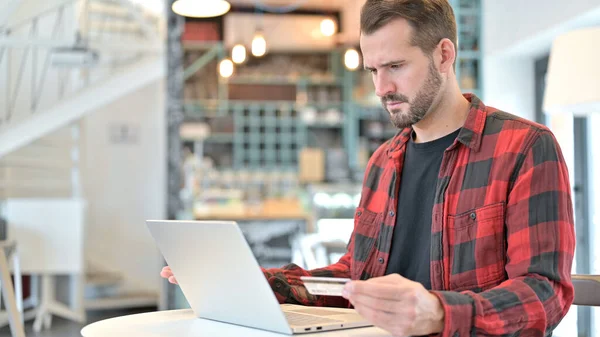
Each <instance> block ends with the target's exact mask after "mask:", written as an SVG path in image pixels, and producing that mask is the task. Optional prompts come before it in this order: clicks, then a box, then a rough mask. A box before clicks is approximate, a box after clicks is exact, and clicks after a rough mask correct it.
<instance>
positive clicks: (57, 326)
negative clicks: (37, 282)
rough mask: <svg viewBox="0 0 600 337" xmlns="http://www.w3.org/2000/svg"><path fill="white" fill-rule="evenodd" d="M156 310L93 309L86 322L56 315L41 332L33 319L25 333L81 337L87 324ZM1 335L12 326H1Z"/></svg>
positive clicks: (6, 334)
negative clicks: (35, 328) (69, 319)
mask: <svg viewBox="0 0 600 337" xmlns="http://www.w3.org/2000/svg"><path fill="white" fill-rule="evenodd" d="M155 310H156V308H142V309H132V310H119V311H92V312H88V321H87V322H86V323H85V324H79V323H74V322H71V321H67V320H64V319H62V318H59V317H54V318H53V319H52V328H51V329H50V330H47V331H44V330H42V331H41V332H39V333H35V332H33V320H31V321H27V322H25V335H26V336H27V337H81V334H80V333H79V331H81V328H83V327H84V326H85V325H87V324H90V323H93V322H96V321H100V320H103V319H107V318H112V317H117V316H123V315H131V314H137V313H142V312H149V311H155ZM0 337H11V334H10V328H9V327H8V326H5V327H3V328H0Z"/></svg>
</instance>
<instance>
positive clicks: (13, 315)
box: [0, 240, 25, 337]
mask: <svg viewBox="0 0 600 337" xmlns="http://www.w3.org/2000/svg"><path fill="white" fill-rule="evenodd" d="M11 257H12V259H13V269H14V274H15V286H14V287H13V282H12V280H11V277H10V276H11V274H10V268H9V263H8V259H9V258H11ZM0 282H1V287H0V290H1V291H2V299H3V300H4V305H5V306H6V311H7V312H8V323H9V325H10V331H11V333H12V336H13V337H25V330H24V328H23V290H22V289H23V288H22V285H21V269H20V264H19V255H18V251H17V243H16V242H15V241H11V240H8V241H0ZM15 290H16V293H17V294H16V296H15Z"/></svg>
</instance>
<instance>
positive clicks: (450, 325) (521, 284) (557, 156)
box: [432, 129, 575, 337]
mask: <svg viewBox="0 0 600 337" xmlns="http://www.w3.org/2000/svg"><path fill="white" fill-rule="evenodd" d="M524 149H525V150H524V151H523V155H522V158H521V159H522V160H521V161H520V165H521V166H520V168H519V167H517V169H516V171H515V173H516V174H515V175H514V179H513V180H512V181H511V183H512V188H511V189H510V192H509V196H508V199H507V209H506V224H505V226H506V233H507V234H506V237H507V260H506V267H505V270H506V273H507V276H508V280H506V281H504V282H503V283H501V284H500V285H499V286H497V287H495V288H491V289H489V290H486V291H483V292H480V293H475V292H472V291H463V292H451V291H432V293H433V294H435V295H436V296H437V297H438V298H439V299H440V301H441V303H442V304H443V307H444V311H445V327H444V330H443V332H442V333H441V336H443V337H453V336H517V335H520V336H546V335H548V333H549V332H550V331H552V330H553V329H554V328H555V327H556V326H557V325H558V324H559V322H560V320H561V319H562V318H563V317H564V316H565V315H566V313H567V311H568V310H569V307H570V305H571V303H572V301H573V296H574V291H573V286H572V284H571V265H572V260H573V255H574V250H575V234H574V221H573V209H572V203H571V197H570V185H569V175H568V172H567V167H566V165H565V161H564V159H563V156H562V153H561V151H560V148H559V146H558V144H557V142H556V139H555V138H554V136H553V135H552V134H551V133H550V132H549V131H548V130H547V129H540V130H539V131H537V132H536V133H535V134H534V136H533V137H531V141H529V142H528V144H526V145H525V148H524Z"/></svg>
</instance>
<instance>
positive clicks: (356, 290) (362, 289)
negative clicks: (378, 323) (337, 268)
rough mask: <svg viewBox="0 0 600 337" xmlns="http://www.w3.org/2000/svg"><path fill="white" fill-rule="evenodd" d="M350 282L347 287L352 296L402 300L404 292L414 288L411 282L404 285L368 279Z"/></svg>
mask: <svg viewBox="0 0 600 337" xmlns="http://www.w3.org/2000/svg"><path fill="white" fill-rule="evenodd" d="M349 283H351V284H349V285H348V288H346V289H347V290H348V292H349V294H350V296H353V295H365V296H369V297H374V298H380V299H386V300H400V299H401V298H402V297H403V295H404V294H406V293H408V292H410V291H411V290H412V287H410V286H409V284H407V285H406V286H404V285H398V284H394V285H392V284H388V283H376V282H368V281H353V282H349Z"/></svg>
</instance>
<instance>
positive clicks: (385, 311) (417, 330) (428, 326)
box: [343, 274, 444, 336]
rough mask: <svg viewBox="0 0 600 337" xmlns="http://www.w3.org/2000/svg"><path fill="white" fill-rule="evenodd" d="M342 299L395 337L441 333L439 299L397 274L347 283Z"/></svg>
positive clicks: (442, 317)
mask: <svg viewBox="0 0 600 337" xmlns="http://www.w3.org/2000/svg"><path fill="white" fill-rule="evenodd" d="M343 296H344V298H346V299H348V300H349V301H350V303H352V305H353V306H354V308H355V309H356V311H357V312H358V313H359V314H360V315H361V316H362V317H364V318H365V319H367V320H368V321H369V322H371V323H373V324H374V325H375V326H377V327H380V328H382V329H384V330H387V331H388V332H390V333H392V334H393V335H394V336H411V335H412V336H422V335H429V334H432V333H439V332H442V330H443V329H444V308H443V307H442V304H441V302H440V301H439V299H438V298H437V297H436V296H435V295H433V294H431V293H430V292H429V291H427V290H426V289H425V288H424V287H423V286H422V285H421V284H420V283H417V282H413V281H410V280H408V279H405V278H404V277H402V276H400V275H398V274H392V275H387V276H383V277H377V278H372V279H369V280H367V281H351V282H348V283H347V284H346V286H345V287H344V292H343Z"/></svg>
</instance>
